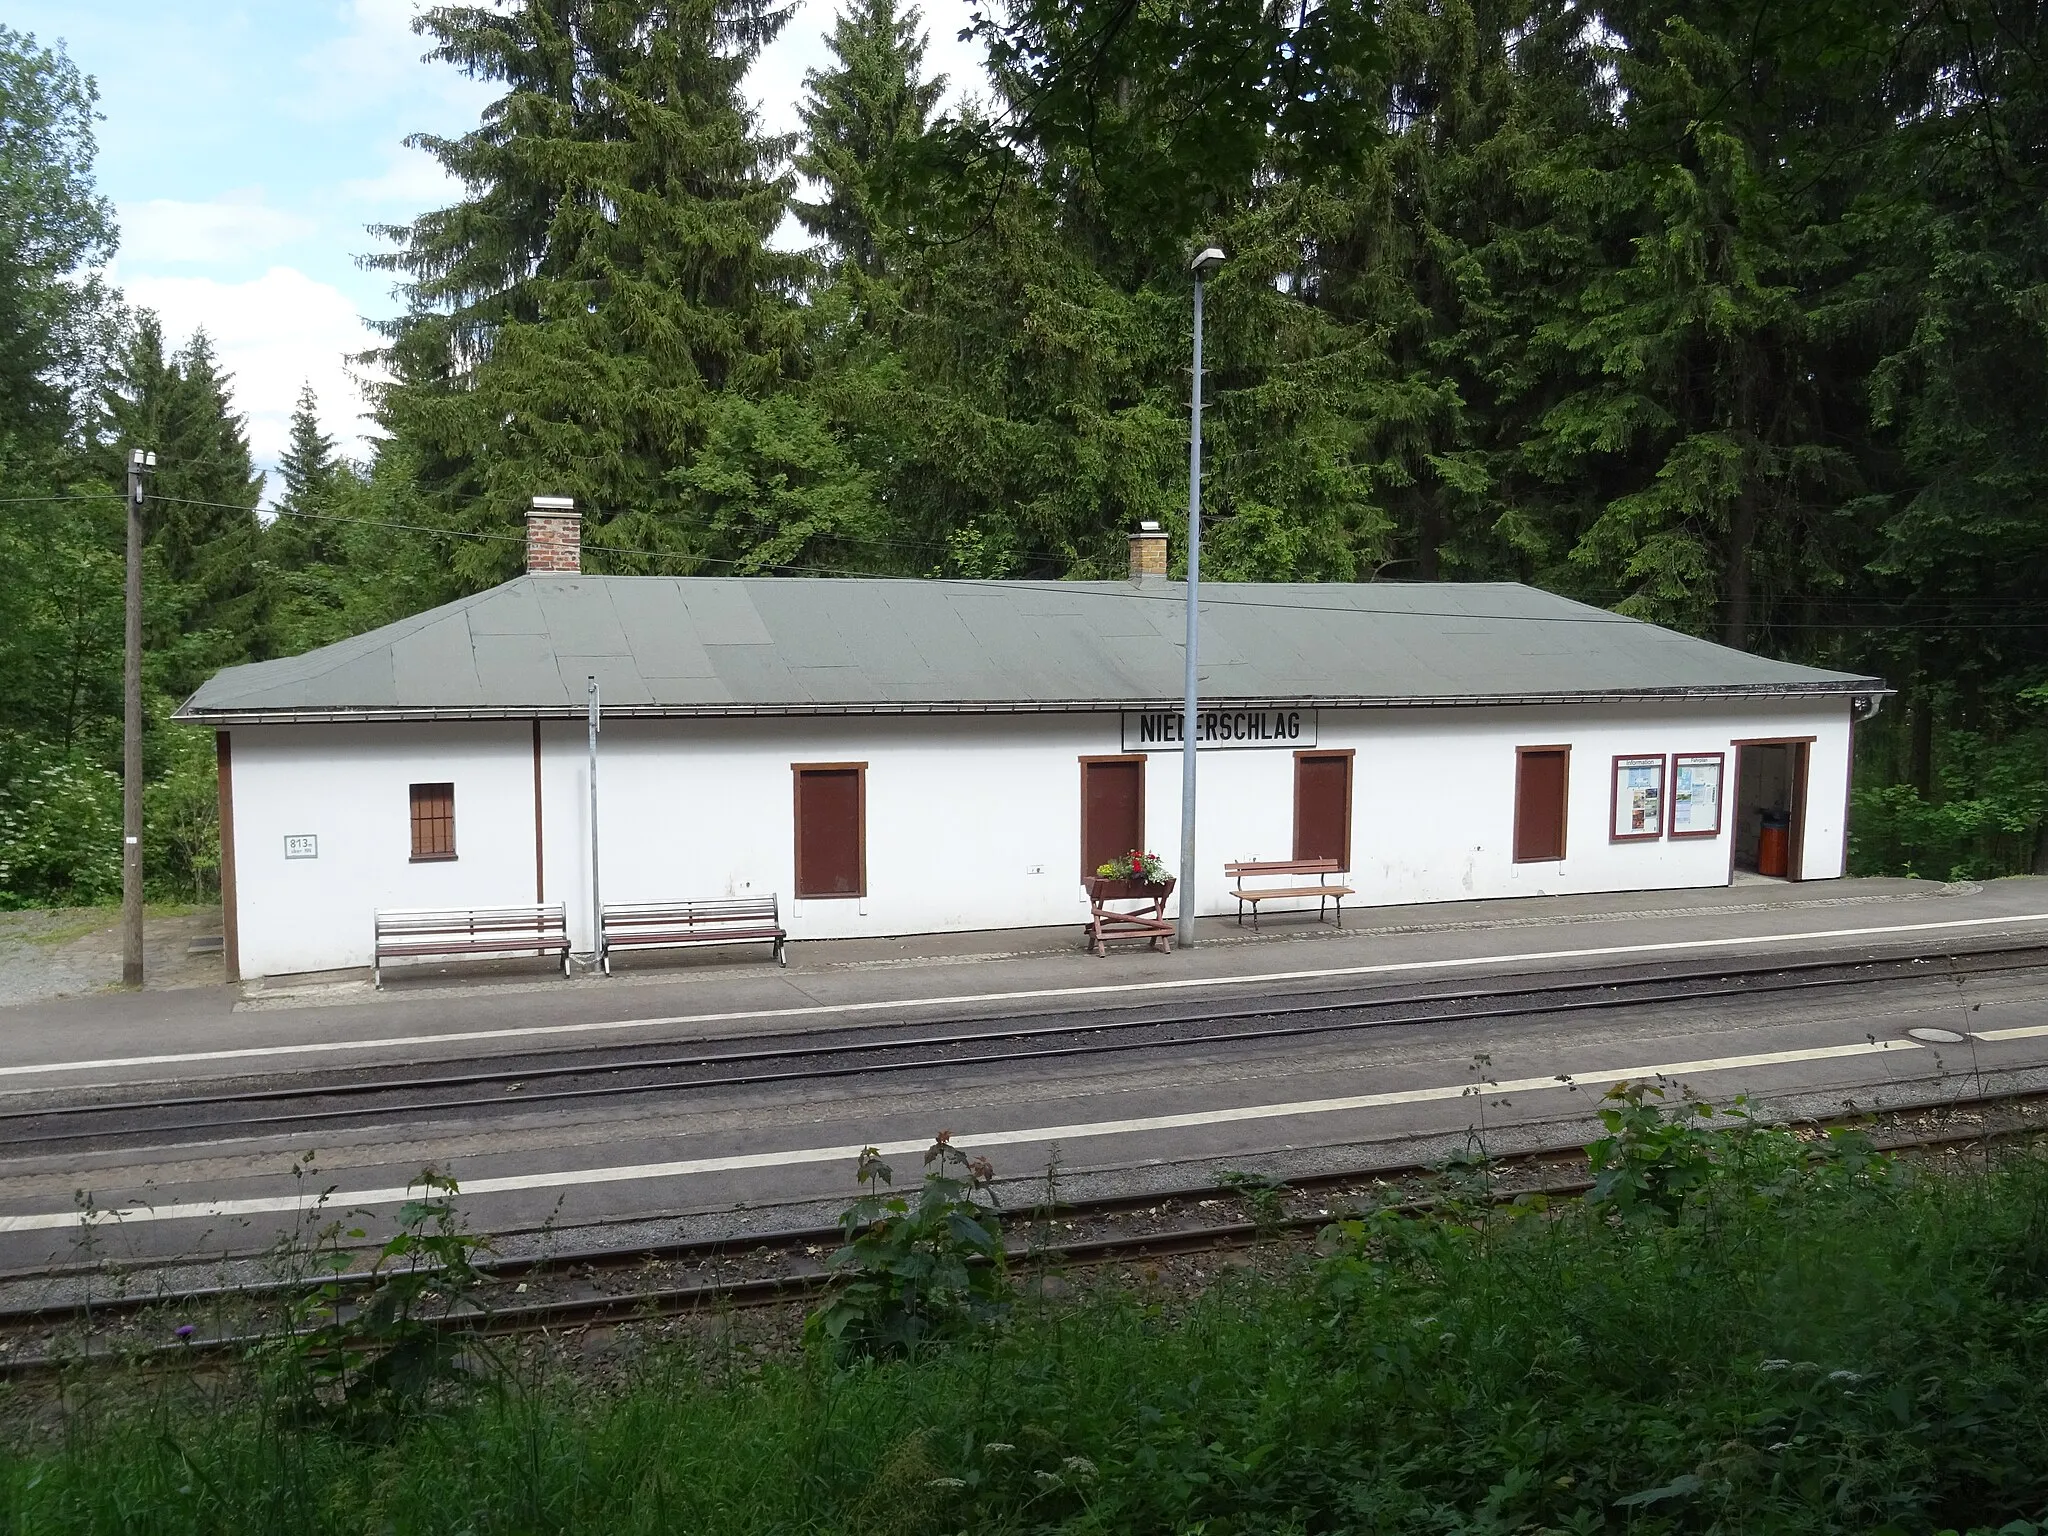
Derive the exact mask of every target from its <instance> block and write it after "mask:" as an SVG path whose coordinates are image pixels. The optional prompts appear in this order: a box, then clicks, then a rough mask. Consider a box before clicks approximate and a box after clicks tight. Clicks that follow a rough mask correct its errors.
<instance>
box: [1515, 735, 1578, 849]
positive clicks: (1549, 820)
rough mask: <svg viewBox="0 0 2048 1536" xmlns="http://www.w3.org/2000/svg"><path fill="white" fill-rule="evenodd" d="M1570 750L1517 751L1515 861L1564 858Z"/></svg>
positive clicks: (1523, 749) (1534, 749)
mask: <svg viewBox="0 0 2048 1536" xmlns="http://www.w3.org/2000/svg"><path fill="white" fill-rule="evenodd" d="M1571 755H1572V749H1571V748H1570V747H1517V748H1516V749H1515V860H1516V862H1517V863H1528V862H1531V861H1535V860H1543V859H1561V858H1563V857H1564V823H1565V805H1566V797H1567V794H1568V784H1569V779H1570V765H1571Z"/></svg>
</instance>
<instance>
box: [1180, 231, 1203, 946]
mask: <svg viewBox="0 0 2048 1536" xmlns="http://www.w3.org/2000/svg"><path fill="white" fill-rule="evenodd" d="M1192 398H1193V402H1194V405H1193V414H1192V417H1191V430H1190V432H1189V434H1188V588H1187V605H1188V641H1187V648H1188V655H1187V662H1188V667H1187V678H1186V684H1187V686H1186V689H1185V693H1186V697H1185V699H1184V701H1183V704H1182V713H1181V717H1180V736H1181V744H1180V910H1179V912H1178V914H1177V921H1176V922H1175V924H1174V936H1175V938H1176V939H1177V940H1178V941H1179V943H1180V946H1181V947H1182V948H1183V949H1185V948H1187V947H1188V946H1189V945H1191V944H1193V943H1194V942H1195V738H1196V737H1197V736H1198V735H1200V734H1201V733H1200V731H1199V730H1198V729H1197V727H1196V723H1195V693H1196V685H1195V614H1196V610H1197V606H1198V603H1199V589H1200V587H1201V583H1202V272H1201V269H1200V267H1197V268H1196V269H1195V387H1194V394H1193V397H1192Z"/></svg>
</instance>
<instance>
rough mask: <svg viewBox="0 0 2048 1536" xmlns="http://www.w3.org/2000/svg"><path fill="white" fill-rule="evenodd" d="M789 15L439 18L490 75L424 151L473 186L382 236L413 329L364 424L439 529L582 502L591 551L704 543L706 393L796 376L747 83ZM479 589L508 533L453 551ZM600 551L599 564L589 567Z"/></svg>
mask: <svg viewBox="0 0 2048 1536" xmlns="http://www.w3.org/2000/svg"><path fill="white" fill-rule="evenodd" d="M785 15H786V13H785V12H782V11H778V10H774V9H771V8H770V5H769V3H768V0H674V3H667V0H523V3H521V4H518V5H516V6H513V7H511V8H509V9H508V10H505V11H502V12H501V11H498V10H496V9H488V8H484V7H477V6H444V7H440V8H436V9H433V10H430V11H428V12H426V13H425V14H424V15H423V16H422V17H421V19H420V23H419V25H420V26H421V28H422V29H423V30H424V31H426V32H429V33H431V34H432V35H433V37H434V38H435V39H436V40H437V47H436V48H435V49H434V56H435V57H438V58H440V59H443V60H446V61H448V62H451V63H454V64H456V65H458V66H459V67H461V68H463V69H464V70H466V71H468V72H469V73H470V74H472V75H474V76H478V77H481V78H483V79H487V80H494V81H498V82H502V83H503V84H504V86H505V87H506V91H505V94H504V96H502V97H501V98H500V99H499V100H498V101H497V102H496V103H494V104H493V105H492V106H491V107H489V108H488V109H487V110H486V112H485V114H484V120H483V122H482V124H481V125H480V126H479V127H478V128H477V129H476V130H475V131H474V132H472V133H468V134H465V135H463V136H462V137H460V138H455V139H445V138H436V137H431V136H428V137H422V138H420V139H418V140H416V141H415V142H416V143H418V144H419V145H421V146H422V147H424V148H425V149H427V150H428V151H429V152H430V153H431V154H433V155H434V157H435V158H436V159H437V160H439V161H440V162H441V164H442V165H444V166H445V167H447V169H448V170H449V171H450V172H451V173H453V174H454V175H455V176H457V177H459V178H460V179H461V180H462V181H463V182H464V184H465V185H466V186H467V187H469V188H470V189H471V191H470V193H469V195H468V196H467V197H466V198H465V199H464V200H463V201H462V202H461V203H459V204H458V205H456V206H455V207H452V208H448V209H444V210H441V211H439V212H436V213H430V214H427V215H425V216H423V217H421V218H420V219H418V220H416V221H414V222H413V223H412V224H410V225H407V226H403V227H399V228H396V229H391V230H387V231H384V233H385V234H387V235H388V236H390V237H392V238H395V239H396V240H397V241H398V242H399V245H400V248H399V249H398V250H397V251H396V252H394V253H391V254H389V255H387V256H384V257H382V258H379V260H380V262H381V264H382V265H384V266H385V267H387V268H389V269H391V270H393V271H396V272H398V273H400V274H402V276H403V278H404V284H403V290H404V292H405V295H406V299H407V310H406V313H405V315H404V316H403V317H402V318H401V319H400V320H399V321H397V322H396V323H395V324H393V325H392V326H391V327H390V329H389V340H390V345H389V347H388V349H387V350H386V352H385V353H384V358H385V360H386V362H387V364H388V366H389V368H390V370H391V372H392V375H393V379H394V382H392V383H391V384H390V385H389V386H387V387H386V388H385V389H384V391H383V392H382V396H381V400H380V403H379V412H378V414H379V419H380V421H381V423H382V424H383V425H384V427H385V428H386V429H387V430H388V431H389V432H390V434H391V435H392V437H393V439H394V440H395V441H396V442H397V443H398V444H400V445H402V447H403V448H404V450H405V452H406V453H407V454H408V455H409V457H410V458H411V460H412V461H413V462H414V463H416V464H417V465H418V466H419V474H420V477H421V483H422V489H423V490H425V491H426V492H427V493H428V495H429V496H430V497H431V498H432V499H433V500H434V501H435V503H436V504H437V507H438V512H439V515H440V516H442V517H444V518H446V519H448V520H450V521H451V522H453V523H455V524H459V525H460V526H463V527H466V528H473V529H478V530H483V529H489V530H491V531H494V532H500V533H510V532H514V531H516V530H517V529H518V528H519V527H520V526H521V524H520V517H521V514H522V512H523V509H524V507H525V505H526V503H527V501H528V498H529V497H531V496H532V495H534V494H535V493H550V494H565V495H570V496H574V497H575V498H576V499H577V500H578V502H579V503H580V504H581V505H582V506H584V507H585V508H587V509H589V512H590V513H591V514H594V516H595V518H596V520H597V521H596V523H595V525H592V526H591V527H590V536H589V539H588V541H587V542H588V543H589V544H591V545H598V546H605V545H609V546H612V547H614V548H618V547H631V548H635V549H641V550H650V551H664V552H671V553H673V554H678V555H682V556H684V557H686V558H685V559H684V560H683V561H681V562H677V561H675V560H673V559H672V560H669V561H666V562H663V561H656V562H652V563H649V562H646V561H639V560H634V559H631V558H625V557H618V556H614V557H613V561H614V568H616V569H626V570H631V569H657V570H659V569H668V570H676V569H686V568H688V560H687V557H688V556H690V555H701V554H703V553H704V552H705V549H706V537H705V535H704V532H703V528H702V521H703V520H702V517H701V515H700V514H701V509H700V508H699V506H698V505H697V493H696V492H694V491H693V490H692V488H691V486H690V485H689V484H688V481H687V472H688V470H689V469H690V467H691V465H692V463H693V461H694V460H695V458H696V457H697V455H698V454H699V453H700V452H701V451H702V450H703V448H704V446H705V443H706V441H707V439H708V438H709V436H710V434H711V426H712V421H713V419H714V417H716V416H718V415H719V414H721V412H720V408H719V405H718V402H719V401H720V399H721V397H725V396H735V397H740V398H743V399H748V398H760V397H763V396H766V395H768V394H770V393H772V392H773V391H774V390H775V389H776V387H777V386H778V384H779V383H780V382H781V381H782V379H783V378H784V376H785V375H786V374H787V373H788V372H789V371H790V370H791V368H792V367H793V365H794V362H795V356H796V352H797V350H798V347H799V343H800V339H801V328H802V320H801V316H800V313H799V306H798V304H797V289H798V286H799V283H800V280H801V278H802V276H803V274H804V273H805V271H806V270H807V268H808V262H807V261H806V259H805V258H803V257H801V256H798V255H794V254H791V253H787V252H781V251H776V250H774V249H771V248H770V246H769V244H768V239H769V236H770V235H772V234H773V233H774V231H775V229H776V227H777V225H778V224H780V222H781V220H782V217H783V214H784V212H785V210H786V208H787V206H788V198H789V178H788V175H787V173H786V171H785V169H784V161H785V160H786V158H787V155H788V150H789V144H788V141H787V140H786V139H779V138H772V137H767V136H764V135H762V134H761V133H760V132H759V129H758V125H757V124H756V122H755V120H754V116H753V113H752V111H751V109H750V108H749V106H748V104H747V103H746V101H745V99H744V97H743V95H742V93H741V83H742V81H743V79H744V77H745V75H746V72H747V68H748V66H749V65H750V64H751V63H752V61H753V59H754V57H755V56H756V54H757V53H758V52H759V51H760V49H761V47H762V45H763V44H765V43H766V42H767V41H768V40H769V39H770V38H772V37H773V36H774V35H775V33H776V31H777V30H778V29H779V28H780V26H781V25H782V22H783V20H784V18H785ZM453 558H454V559H455V561H456V562H457V565H458V567H459V570H460V573H461V575H462V577H463V579H464V580H465V581H467V582H470V583H473V584H481V583H485V582H488V581H492V580H496V579H499V578H501V577H503V576H505V575H507V574H509V573H511V572H512V571H513V570H516V569H517V565H518V554H517V545H516V543H505V542H493V541H482V540H473V541H467V542H466V543H465V544H464V546H463V547H462V548H460V549H459V550H457V551H456V553H455V555H454V557H453ZM597 558H599V559H602V558H603V557H602V556H599V557H597Z"/></svg>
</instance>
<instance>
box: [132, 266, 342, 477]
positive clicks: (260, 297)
mask: <svg viewBox="0 0 2048 1536" xmlns="http://www.w3.org/2000/svg"><path fill="white" fill-rule="evenodd" d="M112 275H113V276H114V278H115V280H116V281H118V282H119V284H120V286H121V288H122V290H123V291H124V293H125V294H126V295H127V298H128V302H129V303H130V304H133V305H136V306H138V307H141V308H145V309H153V310H155V311H156V313H157V314H158V315H159V316H160V317H161V318H162V320H163V323H164V336H165V341H166V344H167V345H172V346H182V345H183V344H184V343H185V341H186V340H187V339H188V338H189V337H190V336H191V334H192V332H193V331H194V330H195V329H197V328H199V327H201V326H204V327H205V329H206V334H207V335H208V336H210V337H211V338H212V339H213V344H214V349H215V351H216V352H217V353H218V355H219V357H220V360H221V366H222V367H223V368H225V369H226V370H227V371H228V372H229V373H231V374H233V375H234V386H233V387H234V399H235V406H236V408H237V409H238V410H240V411H242V412H243V413H245V414H246V415H247V416H248V418H249V446H250V448H251V450H252V451H253V452H254V454H255V457H256V460H257V463H258V464H259V465H261V466H263V467H265V468H266V469H268V468H270V467H271V466H274V465H275V464H276V463H277V460H278V457H279V456H280V455H281V454H282V453H283V452H284V447H285V442H286V439H287V437H288V436H289V435H290V430H291V414H292V407H293V405H295V404H296V403H297V401H298V395H299V386H300V385H301V384H302V383H306V382H308V381H310V382H311V384H312V386H313V390H314V393H316V394H317V395H318V396H319V397H320V424H321V426H322V427H323V428H325V429H326V431H327V432H328V434H329V435H330V436H332V437H333V438H334V439H335V441H336V443H337V444H338V445H339V446H340V448H341V451H342V452H343V453H345V454H349V455H351V456H355V457H366V456H367V454H368V451H369V445H368V439H367V433H368V430H369V422H368V421H367V420H366V419H365V415H364V413H365V411H366V410H367V409H368V405H367V402H366V401H365V399H364V397H363V390H362V386H361V383H360V382H359V381H358V379H357V378H356V377H355V374H356V372H357V370H356V369H355V367H354V365H352V364H350V363H349V362H348V354H350V353H355V352H361V351H363V350H365V349H367V348H369V347H373V346H375V345H376V344H377V340H378V338H377V336H376V335H375V333H373V332H372V331H371V330H370V328H369V326H368V325H367V324H365V323H364V320H363V317H362V316H361V315H360V314H359V313H358V312H357V310H356V306H355V305H354V304H353V303H352V302H351V301H350V300H349V299H348V298H347V297H345V296H344V295H343V294H342V292H341V290H340V289H338V288H335V287H333V286H331V285H330V284H327V283H321V282H316V281H314V280H313V279H312V278H310V277H308V276H306V274H305V273H303V272H300V271H299V270H297V269H296V268H293V267H272V268H271V269H270V270H269V271H267V272H265V273H264V274H263V275H262V276H261V277H258V278H253V279H251V280H250V281H248V282H243V283H226V282H219V281H217V280H215V279H213V278H208V277H166V276H155V275H148V274H136V275H129V274H127V273H122V272H115V273H113V274H112ZM271 489H272V490H273V491H274V490H275V489H276V485H275V477H273V483H272V486H271ZM266 499H267V498H266Z"/></svg>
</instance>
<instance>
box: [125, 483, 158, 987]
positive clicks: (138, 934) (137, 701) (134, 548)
mask: <svg viewBox="0 0 2048 1536" xmlns="http://www.w3.org/2000/svg"><path fill="white" fill-rule="evenodd" d="M155 468H156V455H155V454H154V453H150V452H147V451H146V450H144V449H141V448H131V449H130V450H129V451H128V600H127V619H128V634H127V643H126V646H125V649H126V652H127V655H126V658H125V660H124V664H123V666H122V669H121V984H122V985H123V986H128V987H139V986H141V985H142V480H143V476H145V475H147V474H148V473H149V472H150V471H151V470H152V469H155Z"/></svg>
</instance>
